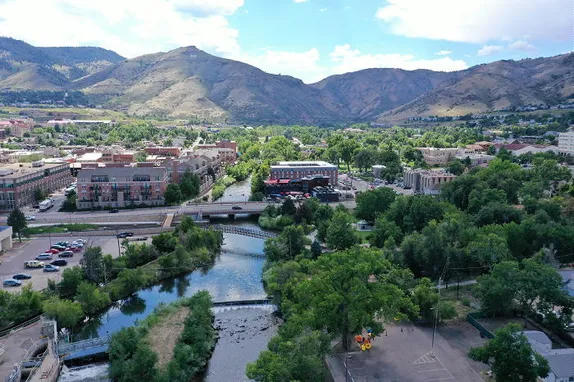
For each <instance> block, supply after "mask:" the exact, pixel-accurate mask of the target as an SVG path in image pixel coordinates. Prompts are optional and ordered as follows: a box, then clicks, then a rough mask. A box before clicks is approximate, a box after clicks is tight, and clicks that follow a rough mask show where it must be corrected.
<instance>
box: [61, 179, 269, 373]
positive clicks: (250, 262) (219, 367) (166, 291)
mask: <svg viewBox="0 0 574 382" xmlns="http://www.w3.org/2000/svg"><path fill="white" fill-rule="evenodd" d="M249 189H250V182H249V181H248V180H247V181H244V182H238V183H236V184H234V185H232V186H231V187H229V188H228V189H227V190H226V192H225V194H224V196H223V197H222V198H221V200H222V201H227V202H229V201H240V200H242V199H241V198H242V197H243V194H245V193H247V194H246V195H249ZM232 199H234V200H232ZM234 224H240V225H242V226H246V227H251V228H258V227H257V226H256V225H255V224H252V223H248V222H234ZM263 245H264V242H263V240H259V239H255V238H250V237H244V236H238V235H232V234H224V244H223V246H222V248H221V254H220V255H219V256H218V258H217V259H216V261H215V263H214V264H213V265H212V266H210V267H209V268H204V269H198V270H196V271H194V272H191V273H189V274H186V275H182V276H180V277H176V278H174V279H170V280H165V281H163V282H161V283H159V284H157V285H155V286H152V287H150V288H146V289H143V290H140V291H139V292H137V293H136V294H135V295H134V296H132V297H131V298H130V299H128V300H125V301H124V302H123V303H122V304H121V305H120V306H117V307H112V308H110V309H109V310H108V311H106V312H104V313H102V314H101V315H100V316H99V317H96V318H94V319H92V320H91V322H89V323H88V324H87V325H84V326H83V327H82V329H81V331H79V332H77V333H74V334H73V337H74V338H75V339H76V340H79V339H85V338H90V337H99V336H106V335H109V334H112V333H114V332H116V331H118V330H120V329H121V328H124V327H127V326H132V325H135V324H136V322H137V321H138V320H141V319H143V318H145V317H147V316H148V315H149V314H150V313H151V312H153V310H154V309H155V307H157V306H158V305H159V304H161V303H167V304H168V303H170V302H173V301H175V300H177V299H179V298H181V297H187V296H191V295H193V294H194V293H195V292H197V291H199V290H207V291H209V293H210V294H211V295H212V297H213V300H214V301H218V302H219V301H234V300H251V299H262V298H265V297H266V293H265V291H264V290H263V284H262V282H261V273H262V270H263V265H264V262H265V259H264V258H263V256H262V253H263ZM272 310H273V308H272V307H271V306H250V307H241V308H216V309H215V315H216V326H218V327H219V329H220V340H219V341H218V344H217V346H216V348H215V351H214V353H213V356H212V357H211V360H210V363H209V366H208V368H207V370H206V371H205V373H204V374H203V375H202V376H199V377H198V378H197V380H198V381H205V382H219V381H223V380H233V381H241V380H246V377H245V376H244V375H245V374H244V370H245V365H246V364H247V363H248V362H252V361H253V360H255V359H256V358H257V355H258V354H259V352H260V351H261V350H264V349H265V348H266V346H267V342H268V341H269V339H270V338H271V336H272V335H274V334H275V333H276V331H277V327H278V322H277V319H276V318H275V316H274V315H273V311H272ZM107 371H108V368H107V365H106V364H93V365H87V366H81V367H71V368H70V369H69V370H67V371H66V372H64V373H63V374H62V375H61V377H60V379H59V381H60V382H76V381H103V380H106V375H107Z"/></svg>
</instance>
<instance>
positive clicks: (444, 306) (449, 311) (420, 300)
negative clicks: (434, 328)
mask: <svg viewBox="0 0 574 382" xmlns="http://www.w3.org/2000/svg"><path fill="white" fill-rule="evenodd" d="M411 299H412V301H413V304H415V305H417V306H418V307H419V311H420V317H421V318H422V319H423V320H427V321H434V319H435V317H436V309H437V308H438V309H439V315H438V319H439V321H442V320H450V319H451V318H455V317H456V315H457V313H456V309H455V308H454V306H453V305H452V303H450V302H448V301H439V295H438V292H437V290H436V288H435V287H434V286H433V285H432V283H431V281H430V279H428V278H426V277H423V278H422V279H419V281H418V284H417V286H416V287H415V288H414V289H413V291H412V294H411Z"/></svg>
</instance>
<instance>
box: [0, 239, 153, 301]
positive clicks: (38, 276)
mask: <svg viewBox="0 0 574 382" xmlns="http://www.w3.org/2000/svg"><path fill="white" fill-rule="evenodd" d="M80 238H82V236H81V234H79V235H78V234H76V233H74V234H73V236H72V235H66V236H52V237H51V238H49V237H35V238H33V239H31V240H29V241H27V242H24V243H22V245H19V244H16V247H15V248H13V249H11V250H8V251H6V253H4V254H3V255H2V256H0V261H1V264H0V280H1V281H4V280H6V279H9V278H12V276H13V275H14V274H16V273H27V274H29V275H31V276H32V278H31V279H29V280H22V285H25V284H26V283H31V284H32V287H33V288H34V289H37V290H40V289H44V288H45V287H46V286H47V285H48V279H53V280H56V281H57V282H59V281H60V279H61V276H62V272H63V271H64V269H66V267H72V266H74V265H78V264H79V263H80V259H81V258H82V255H83V251H82V252H77V253H75V254H74V256H73V257H68V258H65V260H67V261H68V265H67V266H61V267H60V271H59V272H44V271H43V269H41V268H24V262H25V261H28V260H34V259H35V257H36V256H38V255H39V254H41V253H43V252H44V251H46V250H48V249H49V248H50V240H51V242H52V245H53V244H56V243H57V242H58V241H73V240H75V239H80ZM134 238H136V237H135V236H134ZM84 239H86V240H87V241H88V243H87V244H86V247H87V246H90V245H91V246H99V247H101V248H102V252H103V253H104V254H111V255H112V257H118V255H119V252H118V239H117V238H115V237H113V236H103V237H102V236H91V237H84ZM121 240H122V239H120V243H121ZM138 243H142V242H140V241H138ZM56 259H58V255H53V257H52V260H45V261H44V263H45V264H49V263H50V262H51V261H53V260H56ZM0 287H1V284H0ZM2 288H4V287H2ZM4 289H5V290H8V291H12V292H16V291H19V290H20V289H21V287H6V288H4Z"/></svg>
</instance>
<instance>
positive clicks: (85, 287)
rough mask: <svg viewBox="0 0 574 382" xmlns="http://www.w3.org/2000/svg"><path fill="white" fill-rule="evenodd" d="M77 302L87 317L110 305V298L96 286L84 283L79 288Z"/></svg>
mask: <svg viewBox="0 0 574 382" xmlns="http://www.w3.org/2000/svg"><path fill="white" fill-rule="evenodd" d="M76 300H77V301H78V302H79V303H80V305H81V306H82V310H83V311H84V313H86V314H87V315H93V314H95V313H97V312H99V311H101V310H102V309H104V308H105V307H107V306H108V305H109V304H110V296H108V295H107V294H106V293H103V292H102V291H101V290H100V289H99V288H98V287H96V286H95V285H94V284H90V283H87V282H83V283H81V284H80V285H79V286H78V293H77V294H76Z"/></svg>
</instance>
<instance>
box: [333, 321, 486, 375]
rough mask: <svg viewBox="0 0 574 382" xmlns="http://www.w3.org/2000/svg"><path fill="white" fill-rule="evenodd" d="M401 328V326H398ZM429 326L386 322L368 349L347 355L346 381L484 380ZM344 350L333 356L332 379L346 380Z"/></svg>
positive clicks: (463, 357) (457, 351)
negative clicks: (433, 339) (333, 372)
mask: <svg viewBox="0 0 574 382" xmlns="http://www.w3.org/2000/svg"><path fill="white" fill-rule="evenodd" d="M401 329H402V330H401ZM431 346H432V328H426V327H418V326H411V325H402V326H401V325H396V326H388V327H387V333H386V335H385V334H383V335H382V336H379V337H377V338H375V340H374V341H373V345H372V348H371V350H370V351H366V352H360V351H358V352H356V351H355V352H352V353H351V354H350V357H349V358H348V359H347V373H348V374H347V377H348V379H347V380H348V381H353V382H367V381H389V382H390V381H410V382H431V381H446V382H455V381H468V382H480V381H483V379H482V377H481V376H480V374H479V373H478V372H477V371H476V370H475V369H473V368H472V366H471V365H470V363H469V360H468V358H467V357H466V356H465V355H464V354H463V353H462V352H461V351H460V350H458V349H456V348H454V347H453V346H451V344H450V343H449V341H447V340H446V339H445V338H444V337H443V336H442V335H441V334H440V330H439V331H438V332H437V333H436V335H435V342H434V347H431ZM345 356H346V355H345V354H341V355H336V356H333V358H332V360H333V361H334V364H335V367H336V369H337V371H336V375H335V381H343V380H345V378H344V377H345Z"/></svg>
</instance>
